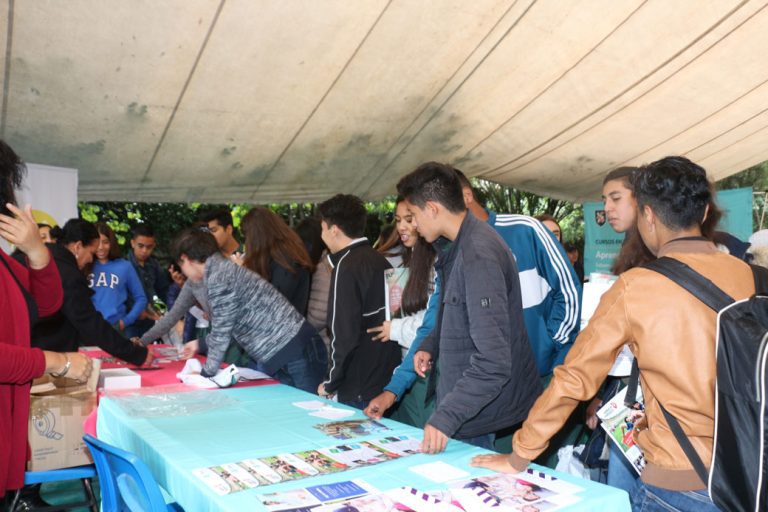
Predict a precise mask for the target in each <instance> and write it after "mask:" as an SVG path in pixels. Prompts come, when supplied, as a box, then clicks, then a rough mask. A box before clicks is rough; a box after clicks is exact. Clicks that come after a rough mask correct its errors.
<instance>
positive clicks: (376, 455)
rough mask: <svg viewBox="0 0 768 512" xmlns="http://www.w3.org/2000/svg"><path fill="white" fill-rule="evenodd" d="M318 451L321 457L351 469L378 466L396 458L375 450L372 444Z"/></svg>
mask: <svg viewBox="0 0 768 512" xmlns="http://www.w3.org/2000/svg"><path fill="white" fill-rule="evenodd" d="M318 451H319V452H320V453H322V454H323V455H326V456H327V457H330V458H331V459H333V460H335V461H337V462H341V463H342V464H344V465H346V466H349V467H351V468H353V467H357V466H366V465H369V464H379V463H381V462H385V461H388V460H390V459H393V458H396V457H393V456H391V455H387V454H386V453H385V452H383V451H381V450H380V449H379V448H376V447H375V446H373V445H372V444H370V443H366V442H362V443H348V444H341V445H338V446H333V447H331V448H321V449H319V450H318Z"/></svg>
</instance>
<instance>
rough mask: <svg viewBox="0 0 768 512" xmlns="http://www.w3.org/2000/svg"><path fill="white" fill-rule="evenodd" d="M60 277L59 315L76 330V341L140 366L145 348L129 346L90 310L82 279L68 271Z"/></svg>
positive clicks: (92, 309) (124, 339) (145, 358)
mask: <svg viewBox="0 0 768 512" xmlns="http://www.w3.org/2000/svg"><path fill="white" fill-rule="evenodd" d="M61 274H62V276H64V277H63V286H64V287H65V288H66V290H67V293H66V294H64V303H63V304H62V306H61V312H62V314H63V315H64V316H65V317H66V318H67V320H68V321H69V322H70V323H71V324H72V325H73V326H74V327H75V329H77V332H78V335H79V336H80V341H81V342H83V343H84V344H85V345H96V346H98V347H100V348H101V349H103V350H104V351H106V352H108V353H109V354H111V355H113V356H115V357H117V358H119V359H122V360H123V361H127V362H129V363H132V364H135V365H137V366H140V365H142V364H144V362H145V361H146V360H147V355H148V351H147V347H142V346H138V345H135V344H134V343H131V341H130V340H128V339H126V338H124V337H122V336H120V334H119V333H118V332H117V331H116V330H115V329H114V328H112V326H111V325H110V324H109V323H108V322H107V321H106V320H104V317H103V316H101V313H99V312H98V311H97V310H96V308H95V307H94V306H93V302H92V301H91V298H90V294H91V291H90V289H89V288H88V283H86V281H85V277H84V276H82V274H80V273H79V272H77V273H74V272H70V271H69V269H66V270H65V271H62V272H61ZM69 276H72V277H69ZM75 276H76V277H75Z"/></svg>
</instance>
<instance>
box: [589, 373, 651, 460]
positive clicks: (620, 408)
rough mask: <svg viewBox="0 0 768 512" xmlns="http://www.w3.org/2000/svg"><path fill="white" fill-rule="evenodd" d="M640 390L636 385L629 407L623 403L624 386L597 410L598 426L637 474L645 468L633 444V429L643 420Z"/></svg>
mask: <svg viewBox="0 0 768 512" xmlns="http://www.w3.org/2000/svg"><path fill="white" fill-rule="evenodd" d="M642 391H643V390H642V389H641V387H640V386H638V387H637V396H636V397H635V401H634V402H633V404H632V406H631V407H628V406H627V405H625V403H624V397H625V396H626V394H627V388H624V389H622V390H621V391H619V392H618V393H616V395H615V396H614V397H613V398H611V399H610V400H609V401H608V402H606V404H605V405H603V406H602V407H601V408H600V410H599V411H597V417H598V418H600V421H601V423H600V426H601V427H603V429H605V431H606V432H607V433H608V437H609V438H610V439H611V441H613V442H614V443H615V444H616V446H618V447H619V449H620V450H621V452H622V453H623V454H624V457H626V458H627V460H628V461H629V462H630V464H631V465H632V467H633V468H634V470H635V471H636V472H637V474H638V475H639V474H640V473H642V472H643V468H645V456H644V455H643V451H642V450H641V449H640V447H639V446H638V445H636V444H635V438H634V432H635V429H636V428H637V427H638V425H642V424H643V423H644V422H645V406H644V405H643V392H642Z"/></svg>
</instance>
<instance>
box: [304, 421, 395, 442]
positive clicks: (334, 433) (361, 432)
mask: <svg viewBox="0 0 768 512" xmlns="http://www.w3.org/2000/svg"><path fill="white" fill-rule="evenodd" d="M314 427H315V428H316V429H318V430H319V431H321V432H322V433H324V434H325V435H327V436H330V437H333V438H335V439H340V440H342V441H346V440H348V439H353V438H355V437H363V436H368V435H371V434H376V433H379V432H385V431H387V430H390V429H389V427H387V426H386V425H384V424H382V423H379V422H378V421H374V420H346V421H332V422H330V423H320V424H318V425H315V426H314Z"/></svg>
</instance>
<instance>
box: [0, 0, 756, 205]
mask: <svg viewBox="0 0 768 512" xmlns="http://www.w3.org/2000/svg"><path fill="white" fill-rule="evenodd" d="M0 16H2V18H0V21H1V23H0V45H2V47H1V48H2V51H0V69H1V70H2V72H3V78H4V81H3V102H2V111H1V117H0V137H2V138H4V139H5V140H6V141H8V143H9V144H11V146H13V147H14V148H15V149H16V150H17V151H18V152H19V153H20V154H21V155H22V156H23V157H24V159H25V160H27V161H30V162H37V163H41V164H50V165H59V166H67V167H75V168H78V169H79V170H80V198H81V199H86V200H130V201H206V202H240V201H243V202H266V201H287V200H296V201H315V200H322V199H325V198H327V197H329V196H330V195H332V194H334V193H336V192H339V191H343V192H349V193H355V194H358V195H361V196H364V197H366V198H377V197H381V196H384V195H386V194H391V193H393V191H394V184H395V183H396V182H397V180H398V178H399V177H400V176H402V175H403V174H405V173H407V172H409V171H411V170H412V169H413V168H414V167H415V166H416V165H418V164H419V163H421V162H423V161H427V160H440V161H447V162H451V163H454V164H455V165H457V166H458V167H460V168H462V169H463V170H464V171H465V172H467V174H469V175H475V176H481V177H484V178H487V179H490V180H494V181H497V182H501V183H505V184H510V185H514V186H517V187H520V188H523V189H525V190H530V191H535V192H539V193H545V194H548V195H551V196H555V197H559V198H566V199H571V200H583V199H594V198H596V197H598V196H599V185H600V181H601V178H602V175H603V174H604V173H605V172H607V171H608V170H609V169H611V168H613V167H616V166H619V165H627V164H640V163H643V162H648V161H652V160H654V159H656V158H658V157H661V156H664V155H667V154H683V155H687V156H688V157H690V158H691V159H693V160H695V161H697V162H699V163H700V164H702V165H703V166H704V167H705V168H706V169H708V171H709V172H710V174H711V176H712V177H713V178H715V179H719V178H722V177H725V176H727V175H729V174H732V173H735V172H738V171H740V170H742V169H744V168H746V167H748V166H750V165H753V164H755V163H758V162H761V161H763V160H766V159H768V64H767V62H768V61H766V55H768V8H767V3H766V1H736V0H707V1H701V0H674V1H671V2H670V1H668V0H645V1H643V0H568V1H562V0H474V1H472V2H466V1H463V0H281V1H276V0H131V1H125V0H0Z"/></svg>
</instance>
